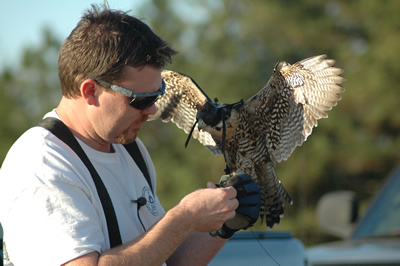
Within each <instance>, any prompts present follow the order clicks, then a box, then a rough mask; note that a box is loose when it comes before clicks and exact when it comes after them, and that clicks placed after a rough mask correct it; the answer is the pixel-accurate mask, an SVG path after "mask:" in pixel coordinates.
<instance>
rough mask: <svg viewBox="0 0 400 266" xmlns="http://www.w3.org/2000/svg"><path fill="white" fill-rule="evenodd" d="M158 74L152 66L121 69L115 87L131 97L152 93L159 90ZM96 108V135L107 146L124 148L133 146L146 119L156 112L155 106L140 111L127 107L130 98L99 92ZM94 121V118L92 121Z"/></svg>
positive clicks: (109, 92)
mask: <svg viewBox="0 0 400 266" xmlns="http://www.w3.org/2000/svg"><path fill="white" fill-rule="evenodd" d="M161 84H162V79H161V70H160V69H158V68H155V67H152V66H147V65H146V66H145V67H139V68H133V67H129V66H127V67H125V69H124V73H123V77H122V80H121V81H120V82H118V83H116V85H118V86H121V87H124V88H126V89H129V90H131V91H133V92H135V93H143V94H144V93H153V92H156V91H158V90H160V87H161ZM99 91H100V92H99V93H100V94H101V95H99V106H98V107H99V108H97V112H96V116H99V119H98V120H97V121H96V120H92V121H94V122H93V123H92V124H93V125H95V126H96V127H97V128H96V129H95V131H96V132H97V134H98V135H99V136H100V137H101V138H102V139H104V140H105V141H106V142H108V143H119V144H127V143H131V142H133V141H134V140H135V139H136V137H137V133H138V131H139V130H140V129H141V128H142V126H143V124H144V123H145V122H146V121H147V118H148V116H149V115H152V114H155V112H156V111H157V109H156V107H155V105H154V104H153V105H151V106H149V107H147V108H145V109H143V110H139V109H136V108H134V107H132V106H130V105H129V103H130V102H131V100H132V98H130V97H127V96H125V95H122V94H120V93H118V92H114V91H110V90H107V91H106V90H99ZM93 119H95V117H93Z"/></svg>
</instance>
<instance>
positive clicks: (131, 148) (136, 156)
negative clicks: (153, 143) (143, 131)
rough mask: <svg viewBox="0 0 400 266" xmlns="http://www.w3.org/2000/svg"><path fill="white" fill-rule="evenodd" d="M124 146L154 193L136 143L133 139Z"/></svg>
mask: <svg viewBox="0 0 400 266" xmlns="http://www.w3.org/2000/svg"><path fill="white" fill-rule="evenodd" d="M124 147H125V149H126V150H127V151H128V152H129V154H130V155H131V156H132V158H133V160H134V161H135V162H136V165H137V166H138V167H139V169H140V171H142V173H143V175H144V177H145V178H146V181H147V183H148V184H149V186H150V189H151V191H152V192H153V193H154V191H153V186H152V183H151V179H150V175H149V171H148V170H147V166H146V162H145V161H144V159H143V155H142V153H141V152H140V149H139V146H138V144H137V143H136V141H135V142H132V143H130V144H125V145H124Z"/></svg>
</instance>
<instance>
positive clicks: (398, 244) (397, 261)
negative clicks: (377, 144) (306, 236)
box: [307, 167, 400, 266]
mask: <svg viewBox="0 0 400 266" xmlns="http://www.w3.org/2000/svg"><path fill="white" fill-rule="evenodd" d="M354 203H355V196H354V193H352V192H350V191H341V192H333V193H329V194H327V195H325V196H323V197H322V198H321V200H320V201H319V203H318V205H317V219H318V221H319V223H320V226H321V227H322V228H323V229H324V230H325V231H327V232H329V233H331V234H334V235H337V236H339V237H345V238H346V240H343V241H337V242H332V243H327V244H321V245H318V246H315V247H312V248H309V249H308V250H307V260H308V265H313V266H316V265H400V167H398V168H397V169H396V170H395V171H394V172H393V173H392V174H391V175H390V176H389V179H388V180H387V182H386V183H385V185H384V186H383V188H382V189H381V191H380V193H378V195H377V196H376V198H375V199H374V200H373V201H372V203H371V205H370V207H369V208H368V210H367V212H366V214H365V215H364V217H363V218H362V219H361V220H360V222H359V223H358V224H354V221H356V220H357V219H356V216H357V215H356V214H357V213H358V209H357V204H354Z"/></svg>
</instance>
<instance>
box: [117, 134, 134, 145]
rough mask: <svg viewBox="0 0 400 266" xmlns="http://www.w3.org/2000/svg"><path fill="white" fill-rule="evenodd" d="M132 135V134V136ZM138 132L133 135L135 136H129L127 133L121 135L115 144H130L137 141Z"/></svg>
mask: <svg viewBox="0 0 400 266" xmlns="http://www.w3.org/2000/svg"><path fill="white" fill-rule="evenodd" d="M131 135H132V134H131ZM136 137H137V132H135V134H133V136H127V134H126V133H123V134H121V135H120V136H119V137H117V138H116V139H115V143H117V144H129V143H132V142H134V141H135V140H136Z"/></svg>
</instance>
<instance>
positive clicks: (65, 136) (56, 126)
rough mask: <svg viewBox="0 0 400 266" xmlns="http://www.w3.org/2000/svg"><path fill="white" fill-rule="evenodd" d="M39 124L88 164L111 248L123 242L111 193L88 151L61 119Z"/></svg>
mask: <svg viewBox="0 0 400 266" xmlns="http://www.w3.org/2000/svg"><path fill="white" fill-rule="evenodd" d="M38 126H41V127H44V128H46V129H47V130H49V131H50V132H51V133H53V134H54V135H55V136H56V137H58V138H59V139H60V140H62V141H63V142H64V143H65V144H67V145H68V146H70V147H71V149H72V150H73V151H75V153H76V154H77V155H78V156H79V158H80V159H81V160H82V162H83V163H84V164H85V165H86V167H87V169H88V170H89V172H90V174H91V176H92V178H93V181H94V184H95V185H96V189H97V193H98V195H99V197H100V201H101V205H102V206H103V211H104V215H105V216H106V221H107V229H108V236H109V238H110V246H111V248H113V247H116V246H118V245H121V244H122V240H121V234H120V232H119V226H118V220H117V217H116V215H115V210H114V206H113V204H112V202H111V198H110V195H109V194H108V192H107V189H106V187H105V186H104V183H103V181H102V180H101V178H100V176H99V174H98V173H97V171H96V169H95V168H94V166H93V164H92V163H91V162H90V160H89V158H88V157H87V155H86V153H85V152H84V151H83V149H82V147H81V146H80V145H79V143H78V141H77V140H76V139H75V137H74V135H73V134H72V132H71V131H70V130H69V129H68V127H67V126H66V125H65V124H64V123H63V122H62V121H61V120H59V119H57V118H53V117H48V118H45V119H43V120H42V121H41V122H39V124H38Z"/></svg>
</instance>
